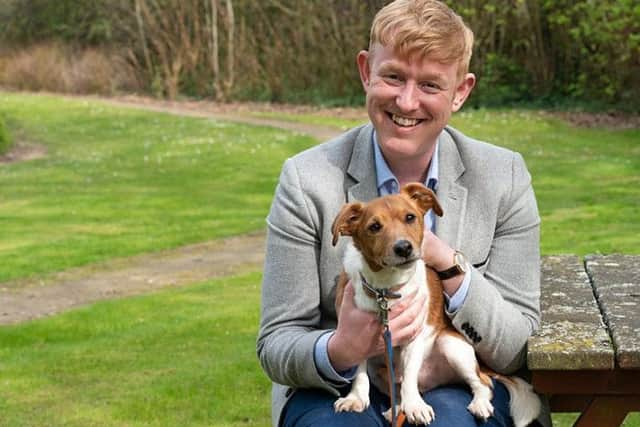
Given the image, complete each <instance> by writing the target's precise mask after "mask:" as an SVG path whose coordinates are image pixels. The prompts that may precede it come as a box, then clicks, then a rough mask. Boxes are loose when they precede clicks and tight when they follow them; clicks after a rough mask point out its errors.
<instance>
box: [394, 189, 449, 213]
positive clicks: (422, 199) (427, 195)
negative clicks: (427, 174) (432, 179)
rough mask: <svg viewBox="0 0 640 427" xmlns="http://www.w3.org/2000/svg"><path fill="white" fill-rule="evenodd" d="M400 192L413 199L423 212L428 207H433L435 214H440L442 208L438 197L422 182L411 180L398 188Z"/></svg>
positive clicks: (425, 211)
mask: <svg viewBox="0 0 640 427" xmlns="http://www.w3.org/2000/svg"><path fill="white" fill-rule="evenodd" d="M400 194H404V195H405V196H407V197H409V198H410V199H411V200H413V201H414V202H415V203H416V205H418V207H419V208H420V209H422V211H423V214H425V213H427V211H428V210H429V209H433V211H434V212H435V213H436V215H438V216H442V208H441V207H440V203H439V202H438V198H437V197H436V195H435V193H434V192H433V191H431V189H429V188H427V187H425V186H424V185H423V184H420V183H419V182H412V183H410V184H407V185H404V186H402V188H401V189H400Z"/></svg>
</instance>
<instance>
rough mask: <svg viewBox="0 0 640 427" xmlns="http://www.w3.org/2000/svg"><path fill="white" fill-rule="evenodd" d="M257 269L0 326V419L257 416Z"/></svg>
mask: <svg viewBox="0 0 640 427" xmlns="http://www.w3.org/2000/svg"><path fill="white" fill-rule="evenodd" d="M259 283H260V275H259V274H257V273H252V274H246V275H243V276H239V277H235V278H229V279H224V280H215V281H211V282H207V283H204V284H199V285H194V286H190V287H188V288H182V289H173V290H168V291H162V292H159V293H157V294H153V295H146V296H142V297H136V298H129V299H125V300H115V301H108V302H102V303H99V304H95V305H93V306H90V307H86V308H82V309H79V310H74V311H71V312H68V313H65V314H62V315H58V316H55V317H52V318H48V319H43V320H39V321H35V322H30V323H26V324H23V325H18V326H4V327H0V426H3V427H4V426H6V427H9V426H10V427H22V426H78V427H86V426H172V427H173V426H267V425H269V424H270V416H269V413H270V406H269V396H270V383H269V382H268V381H267V379H266V378H265V376H264V374H263V373H262V371H261V370H260V368H259V367H258V365H257V358H256V355H255V337H256V325H257V324H258V316H259V309H258V307H259V289H258V288H259Z"/></svg>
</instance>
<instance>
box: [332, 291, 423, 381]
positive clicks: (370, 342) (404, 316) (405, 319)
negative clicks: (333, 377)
mask: <svg viewBox="0 0 640 427" xmlns="http://www.w3.org/2000/svg"><path fill="white" fill-rule="evenodd" d="M353 298H354V291H353V286H352V285H351V282H349V283H348V284H347V286H346V287H345V289H344V296H343V298H342V306H341V307H340V313H338V327H337V328H336V332H335V333H334V334H333V336H332V337H331V338H330V339H329V343H328V352H329V359H330V360H331V363H332V365H333V368H334V369H335V370H336V371H339V372H340V371H346V370H348V369H350V368H352V367H354V366H356V365H358V364H360V363H361V362H363V361H364V360H366V359H368V358H370V357H373V356H377V355H380V354H383V353H384V351H385V348H384V338H383V336H382V332H383V330H384V328H383V326H382V324H381V323H380V320H379V317H378V314H377V313H371V312H368V311H363V310H360V309H359V308H357V307H356V306H355V304H354V300H353ZM425 302H426V295H425V294H424V293H422V294H420V295H419V296H418V294H417V292H414V293H413V294H411V295H407V296H406V297H405V298H404V299H403V300H402V301H401V302H398V303H397V304H395V305H394V306H393V307H392V308H391V310H390V311H389V328H390V330H391V336H392V340H393V345H394V347H395V346H399V345H404V344H407V343H408V342H409V341H411V340H412V339H413V338H415V337H416V336H417V335H418V334H419V333H420V332H421V331H422V328H423V327H424V322H425V318H426V315H427V310H426V307H425Z"/></svg>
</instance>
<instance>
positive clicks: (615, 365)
mask: <svg viewBox="0 0 640 427" xmlns="http://www.w3.org/2000/svg"><path fill="white" fill-rule="evenodd" d="M541 288H542V289H541V292H542V295H541V309H542V325H541V328H540V330H539V332H538V334H537V335H536V336H534V337H532V338H530V339H529V342H528V355H527V364H528V367H529V369H530V370H531V371H532V383H533V386H534V388H535V389H536V390H537V391H538V392H541V393H544V394H546V395H548V396H549V400H550V404H551V410H552V411H553V412H579V413H580V416H579V418H578V419H577V421H576V423H575V424H574V426H580V427H586V426H594V427H595V426H597V427H608V426H619V425H621V424H622V422H623V421H624V419H625V417H626V416H627V414H628V413H629V412H634V411H640V256H632V255H607V256H599V255H597V256H596V255H592V256H588V257H586V258H585V259H584V260H582V259H581V258H579V257H576V256H550V257H545V258H543V260H542V282H541Z"/></svg>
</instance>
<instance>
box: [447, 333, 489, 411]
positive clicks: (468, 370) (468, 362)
mask: <svg viewBox="0 0 640 427" xmlns="http://www.w3.org/2000/svg"><path fill="white" fill-rule="evenodd" d="M438 345H439V346H442V353H443V354H444V355H445V357H446V358H447V361H448V362H449V365H451V367H452V368H453V370H454V371H455V372H456V373H457V374H458V375H459V376H460V378H461V379H462V380H463V381H464V382H465V383H467V384H468V385H469V387H470V388H471V393H472V394H473V399H472V400H471V403H470V404H469V406H467V409H468V410H469V412H471V413H472V414H473V415H474V416H476V417H477V418H481V419H483V420H486V419H488V418H489V417H490V416H491V415H493V405H492V404H491V399H492V398H493V390H492V384H491V379H490V378H489V377H488V376H487V375H484V374H483V376H484V378H481V376H480V370H479V369H478V368H479V367H478V360H477V359H476V354H475V351H474V350H473V347H472V346H471V345H470V344H469V343H468V342H466V341H465V340H464V338H461V337H458V336H454V335H444V336H442V337H440V339H439V340H438ZM483 380H484V381H483Z"/></svg>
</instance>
